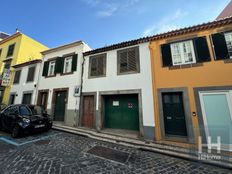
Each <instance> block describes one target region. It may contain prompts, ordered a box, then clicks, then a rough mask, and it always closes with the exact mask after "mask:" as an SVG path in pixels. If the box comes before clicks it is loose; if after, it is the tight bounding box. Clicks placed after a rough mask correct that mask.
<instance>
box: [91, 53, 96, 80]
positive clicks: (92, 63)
mask: <svg viewBox="0 0 232 174" xmlns="http://www.w3.org/2000/svg"><path fill="white" fill-rule="evenodd" d="M90 76H97V58H96V57H91V58H90Z"/></svg>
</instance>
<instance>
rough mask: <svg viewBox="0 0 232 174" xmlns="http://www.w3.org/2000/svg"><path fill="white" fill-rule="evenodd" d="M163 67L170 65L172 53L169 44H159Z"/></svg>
mask: <svg viewBox="0 0 232 174" xmlns="http://www.w3.org/2000/svg"><path fill="white" fill-rule="evenodd" d="M161 53H162V60H163V67H167V66H172V53H171V47H170V44H164V45H161Z"/></svg>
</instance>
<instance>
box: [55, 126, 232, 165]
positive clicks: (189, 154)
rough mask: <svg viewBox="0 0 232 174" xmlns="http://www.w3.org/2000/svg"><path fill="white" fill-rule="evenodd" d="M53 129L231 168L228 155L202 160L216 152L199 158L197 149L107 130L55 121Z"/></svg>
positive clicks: (204, 154) (230, 160)
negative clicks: (66, 124)
mask: <svg viewBox="0 0 232 174" xmlns="http://www.w3.org/2000/svg"><path fill="white" fill-rule="evenodd" d="M53 129H56V130H61V131H65V132H69V133H74V134H77V135H80V136H86V137H89V138H93V139H97V140H101V141H106V142H110V143H117V144H121V145H125V146H129V147H134V148H137V149H140V150H143V151H152V152H157V153H162V154H165V155H170V156H174V157H179V158H184V159H187V160H192V161H198V162H202V163H206V164H211V165H215V166H220V167H225V168H230V169H232V157H231V156H228V155H221V154H220V159H210V160H204V159H205V157H206V158H207V157H210V156H218V154H216V153H211V154H208V153H205V152H204V153H203V154H202V155H201V157H202V158H204V159H199V153H198V151H197V150H194V149H187V148H183V147H177V146H172V145H166V144H165V145H164V144H160V143H155V142H151V141H144V140H140V139H136V138H134V137H132V138H129V137H123V136H119V135H113V134H110V133H108V132H107V133H105V132H104V133H103V132H96V131H95V130H87V129H83V128H74V127H69V126H65V125H60V124H56V123H55V124H54V125H53Z"/></svg>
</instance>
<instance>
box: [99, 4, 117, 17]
mask: <svg viewBox="0 0 232 174" xmlns="http://www.w3.org/2000/svg"><path fill="white" fill-rule="evenodd" d="M118 9H119V6H118V5H117V4H107V5H106V7H105V8H104V9H102V10H100V11H98V12H97V15H98V16H100V17H109V16H112V15H113V14H114V13H115V12H116V11H117V10H118Z"/></svg>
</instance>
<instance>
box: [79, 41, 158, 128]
mask: <svg viewBox="0 0 232 174" xmlns="http://www.w3.org/2000/svg"><path fill="white" fill-rule="evenodd" d="M133 47H134V46H133ZM127 48H128V47H127ZM122 49H125V48H122ZM117 51H118V50H112V51H108V52H106V53H107V58H106V77H100V78H91V79H89V78H88V68H89V56H86V57H85V62H84V74H83V75H84V76H83V90H82V92H98V94H99V91H114V90H131V89H141V90H142V108H143V125H144V126H152V127H153V126H154V125H155V122H154V109H153V106H154V105H153V93H152V78H151V63H150V51H149V43H143V44H139V53H140V73H137V74H128V75H117ZM100 54H102V53H100ZM96 55H97V54H96ZM91 56H92V55H91ZM97 97H98V95H97ZM96 107H97V110H98V98H97V104H96Z"/></svg>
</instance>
